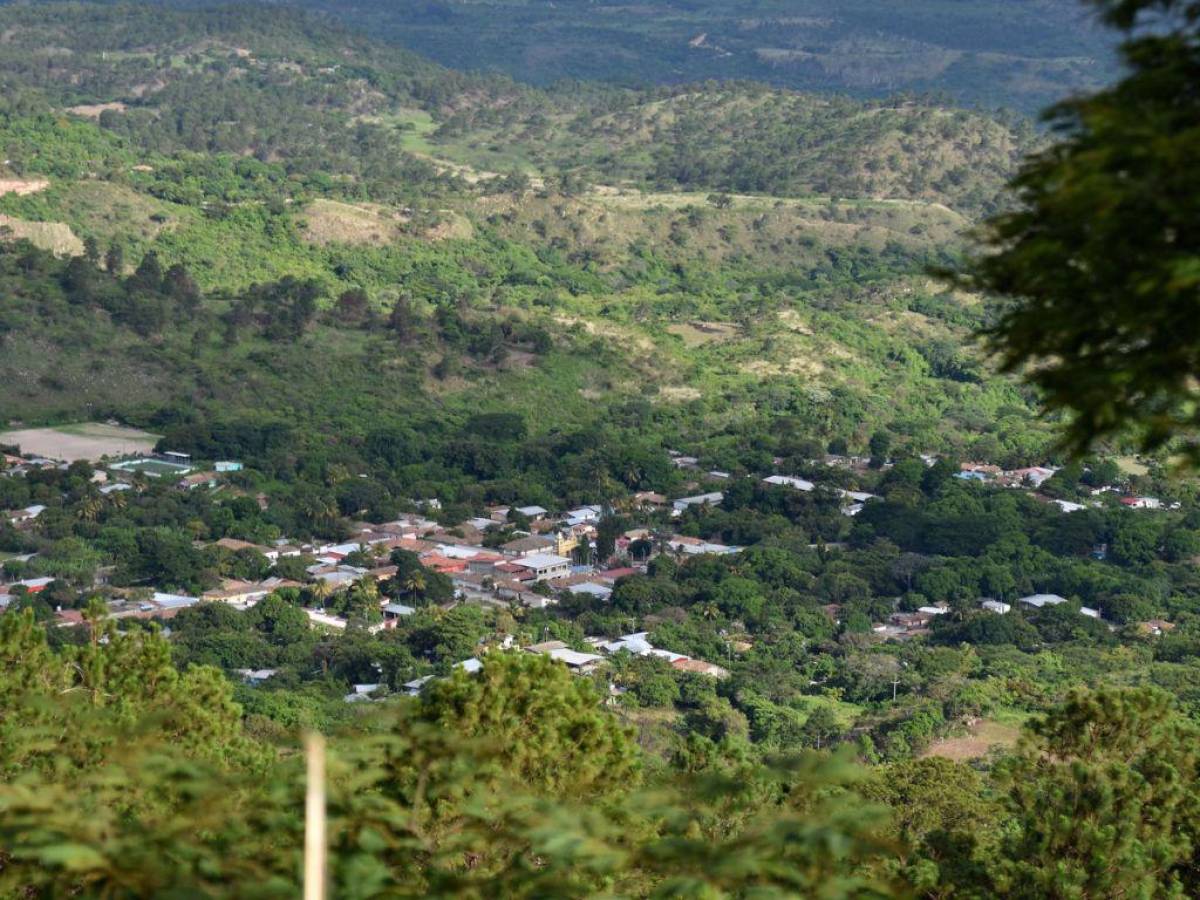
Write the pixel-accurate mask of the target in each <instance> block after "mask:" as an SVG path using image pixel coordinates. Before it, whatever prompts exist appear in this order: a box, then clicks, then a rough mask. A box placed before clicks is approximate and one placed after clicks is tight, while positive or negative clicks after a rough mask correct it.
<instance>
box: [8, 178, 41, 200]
mask: <svg viewBox="0 0 1200 900" xmlns="http://www.w3.org/2000/svg"><path fill="white" fill-rule="evenodd" d="M48 187H50V182H49V181H47V180H46V179H45V178H0V196H3V195H4V194H17V195H19V196H24V195H25V194H36V193H37V192H38V191H44V190H45V189H46V188H48Z"/></svg>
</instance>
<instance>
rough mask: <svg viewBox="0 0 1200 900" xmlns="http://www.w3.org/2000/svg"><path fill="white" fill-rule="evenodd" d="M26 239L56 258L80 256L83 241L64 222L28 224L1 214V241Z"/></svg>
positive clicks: (22, 220)
mask: <svg viewBox="0 0 1200 900" xmlns="http://www.w3.org/2000/svg"><path fill="white" fill-rule="evenodd" d="M22 238H24V239H25V240H27V241H29V242H30V243H31V244H33V245H34V246H35V247H39V248H41V249H42V250H49V251H50V252H51V253H53V254H54V255H55V256H79V255H80V254H82V253H83V241H81V240H80V239H79V237H78V235H76V234H75V232H73V231H72V230H71V226H69V225H66V224H64V223H62V222H26V221H25V220H24V219H17V218H14V217H13V216H6V215H2V214H0V240H21V239H22Z"/></svg>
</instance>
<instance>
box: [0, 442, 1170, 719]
mask: <svg viewBox="0 0 1200 900" xmlns="http://www.w3.org/2000/svg"><path fill="white" fill-rule="evenodd" d="M668 454H669V457H670V459H671V462H672V463H673V465H674V466H675V467H677V468H678V469H681V470H684V471H685V472H687V473H688V475H689V480H688V481H687V482H686V485H687V486H688V487H690V488H692V489H693V491H695V492H694V493H689V494H686V495H684V496H679V497H674V498H670V497H667V496H665V495H663V494H659V493H655V492H651V491H640V492H636V493H634V494H632V496H629V497H624V498H621V499H619V500H614V501H612V502H611V503H610V504H604V505H599V504H596V505H584V506H579V507H575V508H570V509H565V510H561V511H557V512H552V511H551V510H549V509H547V508H545V507H543V506H540V505H534V504H531V505H522V506H504V505H495V506H490V507H488V508H487V509H486V510H485V513H486V515H480V516H475V517H471V518H468V519H466V520H465V521H462V522H458V523H455V524H452V525H446V524H445V523H444V522H442V523H440V524H439V521H438V520H437V518H436V513H437V511H438V510H439V509H440V503H439V501H438V500H437V499H432V498H431V499H425V500H420V501H415V502H414V506H415V507H416V508H417V509H418V510H419V511H416V512H411V513H405V514H402V515H400V516H398V517H396V518H395V519H393V520H390V521H386V522H356V523H354V525H353V528H352V533H351V534H350V535H349V536H348V537H347V538H345V539H344V540H339V541H337V542H333V543H320V542H311V541H302V540H295V539H290V538H286V537H280V538H278V539H276V540H274V541H273V542H271V543H269V544H256V543H253V542H250V541H245V540H239V539H236V538H232V537H225V538H221V539H219V540H216V541H213V542H211V543H209V544H204V543H200V544H199V546H201V547H203V548H205V549H211V550H213V551H216V552H219V553H224V554H230V555H240V556H242V557H245V558H247V559H253V560H255V561H256V564H255V566H254V568H257V569H259V570H260V571H263V572H267V573H269V574H267V575H266V576H265V577H262V578H258V579H244V578H224V579H222V580H221V582H220V584H218V585H216V586H214V587H213V588H211V589H209V590H206V591H203V592H200V593H198V594H196V595H189V594H184V593H179V592H177V591H174V590H170V589H169V588H170V586H162V585H154V584H145V585H137V586H135V587H114V586H112V585H110V584H109V583H108V582H107V580H106V577H105V576H106V573H105V571H104V570H103V569H101V570H100V571H99V572H98V573H97V576H96V579H95V583H94V584H93V585H91V586H90V588H87V589H85V590H83V591H78V590H77V592H79V593H89V594H92V595H98V596H100V597H102V598H104V600H105V603H106V605H107V615H108V616H109V617H110V618H111V619H113V620H115V621H117V622H121V621H122V620H128V619H139V620H151V619H152V620H157V621H160V622H163V623H165V624H167V627H169V621H170V619H171V618H172V617H174V616H175V615H177V614H178V613H179V612H180V611H181V610H183V609H187V608H189V607H193V606H196V605H197V604H203V603H221V604H225V605H228V606H230V607H232V608H234V609H238V610H246V609H249V608H251V607H253V606H254V605H255V604H257V603H258V602H259V601H261V600H263V599H264V598H266V597H268V596H270V595H272V594H274V593H276V592H280V591H292V592H294V596H297V597H299V596H300V595H301V592H303V596H304V597H305V598H306V600H307V605H305V606H304V607H303V608H304V612H305V614H306V615H307V617H308V619H309V621H310V624H311V626H312V627H313V628H315V629H318V630H324V631H327V632H330V633H339V632H345V631H346V630H347V629H348V628H352V627H362V628H365V629H367V630H368V631H370V632H379V631H382V630H385V629H388V628H394V627H395V626H396V624H397V623H398V622H399V621H400V620H403V619H404V618H406V617H408V616H411V615H413V614H414V612H416V606H415V601H414V602H412V603H406V602H401V600H400V599H398V598H403V597H405V596H407V595H410V594H411V595H412V596H417V595H418V594H419V593H420V592H419V590H417V589H416V588H417V587H418V585H419V582H420V581H421V579H422V578H424V577H425V576H424V575H423V574H421V573H434V575H435V576H438V577H441V578H443V579H445V581H446V582H447V583H448V585H449V591H448V596H446V597H444V598H440V599H439V602H440V604H441V605H442V606H443V607H444V608H447V609H449V608H453V607H454V606H455V605H458V604H481V605H484V606H492V607H496V608H501V609H503V608H510V607H514V606H515V607H522V608H526V609H544V608H546V607H549V606H554V605H557V604H560V603H562V602H565V601H567V600H569V599H570V598H572V597H580V596H583V597H587V598H589V599H592V600H598V601H606V600H607V599H608V598H609V597H610V596H611V594H612V592H613V590H614V588H615V587H616V586H617V584H618V583H619V582H620V581H621V579H624V578H628V577H630V576H635V575H640V574H644V573H645V572H646V571H647V566H648V564H649V563H650V561H651V560H652V559H654V558H655V557H657V556H660V555H664V554H665V555H669V556H671V557H672V558H673V559H675V560H683V559H686V558H688V557H694V556H699V555H704V554H712V555H728V554H737V553H739V552H740V551H741V550H742V549H743V548H742V547H739V546H734V545H729V544H723V543H719V542H715V541H713V540H705V539H701V538H699V537H695V536H690V535H686V534H682V533H679V532H678V531H677V530H676V529H675V527H674V525H675V523H677V522H678V520H679V519H680V518H681V517H683V516H684V515H685V513H687V512H688V511H689V510H694V509H696V508H702V507H716V506H719V505H720V504H721V503H722V501H723V499H724V492H723V490H722V488H723V486H724V485H723V483H725V482H729V481H730V480H731V479H732V478H733V476H732V475H731V474H730V473H728V472H723V471H716V470H713V471H702V470H701V468H700V466H699V460H698V459H697V458H695V457H691V456H687V455H685V454H683V453H680V452H676V451H668ZM922 460H923V462H924V464H925V465H926V466H927V467H932V466H933V465H934V464H935V463H936V462H937V457H935V456H925V457H922ZM776 462H777V464H778V463H779V462H781V461H779V460H777V461H776ZM67 465H68V464H67V463H66V462H64V461H61V460H55V459H50V458H47V457H40V456H18V455H6V456H5V469H4V470H3V474H4V475H6V476H8V477H22V476H23V475H25V474H27V473H29V472H31V471H35V470H39V469H44V468H48V467H50V468H58V469H65V468H66V467H67ZM891 466H892V463H891V462H886V461H885V462H882V463H876V464H873V463H872V461H871V460H868V459H867V458H863V457H850V456H836V455H830V456H827V457H826V458H825V459H823V460H821V461H819V466H818V468H823V469H824V470H825V471H827V472H828V473H831V474H832V473H838V474H839V478H837V479H832V480H835V481H838V482H844V481H845V476H846V475H847V473H849V474H850V475H851V477H852V476H853V475H854V473H859V474H866V473H869V472H870V471H871V469H872V468H875V469H879V470H886V469H888V468H890V467H891ZM242 471H243V465H242V463H240V462H238V461H233V460H214V461H208V462H206V463H204V464H200V463H197V462H194V461H193V460H192V459H191V457H190V456H188V455H187V454H184V453H179V452H171V451H167V452H161V453H157V452H156V453H149V454H138V455H135V456H129V457H125V458H121V459H116V460H107V459H105V460H100V461H98V462H97V464H96V467H95V469H94V471H93V474H92V475H91V480H92V481H93V482H95V484H96V490H97V492H98V494H99V495H100V496H102V497H107V496H110V495H113V494H121V493H124V492H130V491H134V492H136V491H141V490H145V489H146V488H147V487H148V486H149V485H152V484H161V483H163V482H164V481H165V482H167V483H172V484H173V485H174V488H175V489H176V490H179V491H185V492H190V491H196V490H205V491H213V492H215V493H216V494H221V493H222V492H224V493H227V494H229V495H231V496H232V495H233V493H234V492H235V490H237V489H235V488H234V487H233V485H232V484H231V482H230V479H231V478H233V477H234V476H236V475H237V474H238V473H241V472H242ZM1056 471H1057V470H1056V469H1055V468H1051V467H1031V468H1025V469H1017V470H1010V471H1004V470H1001V469H1000V468H999V467H996V466H988V465H984V464H976V463H964V464H962V465H961V467H960V471H958V472H957V474H956V476H955V477H957V478H959V479H960V480H963V481H966V482H973V483H974V482H978V483H980V484H986V485H992V486H997V487H1003V488H1010V489H1014V490H1025V491H1030V492H1032V493H1034V495H1035V496H1038V497H1039V499H1041V500H1043V501H1045V502H1047V503H1054V504H1056V505H1057V506H1058V507H1059V508H1060V509H1061V510H1062V511H1063V512H1064V513H1071V512H1076V511H1079V510H1082V509H1085V508H1086V506H1085V504H1082V503H1073V502H1067V501H1063V500H1053V499H1051V498H1048V497H1042V496H1040V495H1038V494H1037V492H1038V490H1039V488H1041V487H1042V486H1043V484H1044V483H1045V482H1046V481H1047V480H1048V479H1050V478H1051V477H1052V476H1053V475H1054V473H1055V472H1056ZM755 477H757V478H758V479H759V480H760V482H761V484H762V485H763V486H764V487H766V488H768V489H778V490H784V491H796V492H800V493H805V494H814V493H817V492H826V493H827V494H828V495H829V496H830V497H831V498H833V502H835V503H837V504H838V505H839V506H840V509H841V512H842V514H843V515H845V516H848V517H853V516H856V515H858V514H859V513H860V512H861V511H862V510H863V508H864V507H865V505H866V504H868V503H871V502H873V501H875V500H877V499H879V498H878V497H877V496H876V495H875V494H872V493H870V492H867V491H862V490H854V489H848V488H842V487H836V486H833V485H831V484H826V483H823V482H821V481H818V480H815V479H816V478H817V476H815V475H810V477H807V478H805V477H800V476H797V475H790V474H783V473H780V472H773V473H770V474H765V475H760V476H755ZM1115 491H1116V488H1115V487H1113V486H1109V485H1104V486H1100V487H1098V488H1097V489H1095V490H1094V491H1093V494H1094V496H1095V497H1096V498H1097V499H1095V500H1092V501H1090V503H1091V504H1092V505H1098V504H1099V503H1100V502H1101V498H1102V496H1103V495H1105V494H1114V492H1115ZM254 500H255V502H256V503H258V504H259V505H260V506H262V507H264V508H265V506H266V504H267V503H268V500H267V498H266V496H265V495H264V494H261V493H259V494H256V495H255V496H254ZM1119 502H1120V503H1121V504H1122V505H1123V506H1127V507H1129V508H1133V509H1146V510H1157V509H1163V508H1168V506H1170V504H1166V503H1164V502H1162V501H1160V500H1158V499H1156V498H1151V497H1141V496H1120V498H1119ZM1177 505H1178V504H1175V506H1177ZM45 509H46V506H45V505H42V504H36V505H32V506H29V507H27V508H23V509H16V510H10V511H8V512H6V513H4V514H3V515H4V517H5V519H6V520H7V522H8V523H9V524H10V525H11V526H12V527H13V528H14V529H17V530H22V529H32V528H34V527H36V525H37V520H38V518H39V516H40V515H41V514H42V513H43V512H44V511H45ZM616 511H619V512H620V513H621V514H622V515H623V516H624V517H625V519H626V520H627V521H628V520H636V521H639V522H640V523H641V524H640V525H638V526H637V527H633V528H624V529H622V530H621V531H620V532H619V533H617V534H614V535H609V536H608V542H607V543H606V544H605V546H604V547H601V541H600V540H599V537H600V535H599V530H600V528H601V527H602V523H603V522H604V521H605V520H606V519H609V518H610V517H611V516H612V515H613V513H614V512H616ZM814 546H816V545H814ZM31 558H32V556H31V555H28V554H27V555H17V556H13V557H10V558H9V559H8V560H5V565H4V567H3V568H2V569H0V611H2V610H3V609H5V608H7V607H9V606H10V605H12V604H13V603H14V602H15V601H17V600H18V599H20V598H21V597H23V596H29V595H35V596H36V595H40V594H43V592H45V596H47V597H50V596H54V595H61V592H62V591H61V589H62V585H61V583H56V580H55V579H54V578H52V577H45V576H43V577H9V575H10V574H11V573H13V572H14V571H16V572H19V571H20V569H21V564H24V563H28V562H29V561H30V559H31ZM403 560H413V561H415V562H416V563H417V564H419V565H418V567H417V569H416V570H415V571H416V574H414V569H413V566H412V565H409V566H406V567H405V570H404V571H401V566H400V565H399V562H401V561H403ZM397 578H406V579H409V580H410V581H412V580H414V579H415V580H416V582H417V584H409V588H412V589H411V590H409V589H406V588H403V587H399V586H398V585H397V584H395V583H394V581H393V580H394V579H397ZM406 584H408V582H406ZM381 586H384V587H388V588H390V589H389V590H386V591H383V590H380V587H381ZM351 590H354V591H357V592H359V593H360V594H362V593H365V594H366V595H367V596H369V597H371V598H377V606H378V609H377V610H375V609H370V610H368V612H367V613H366V614H363V613H362V612H361V610H360V611H358V612H356V613H355V614H354V615H347V614H344V613H339V612H338V611H337V609H336V608H337V606H338V604H337V602H336V599H337V597H338V595H339V594H342V593H344V592H347V591H351ZM1013 602H1014V603H1017V604H1023V605H1024V606H1025V607H1028V608H1036V609H1040V608H1042V607H1045V606H1053V605H1058V604H1062V603H1066V602H1067V599H1066V598H1064V597H1061V596H1058V595H1054V594H1034V595H1030V596H1026V597H1020V598H1016V599H1015V600H1014V601H1013ZM978 604H979V606H980V608H982V609H984V610H987V611H990V612H993V613H996V614H999V615H1003V614H1006V613H1008V612H1010V611H1011V610H1012V608H1013V603H1010V602H1003V601H1001V600H998V599H995V598H991V597H981V598H979V600H978ZM78 606H79V604H72V605H66V604H55V606H54V621H55V623H56V624H57V625H59V626H60V627H69V626H74V625H79V624H82V622H83V621H84V619H83V616H84V614H83V612H82V610H81V609H80V608H78ZM839 611H840V610H839V607H838V605H837V604H830V605H829V606H827V607H826V613H827V614H828V615H829V616H830V617H831V618H832V619H833V620H834V621H835V622H837V621H838V615H839ZM948 611H949V608H948V606H947V605H946V604H945V603H939V604H935V605H929V606H922V607H920V608H918V609H915V610H911V611H904V610H897V611H895V612H893V613H892V614H891V615H890V616H889V617H888V618H887V620H886V621H881V622H876V623H873V624H872V630H873V633H874V634H875V635H876V636H877V637H878V638H880V639H885V640H886V639H891V640H899V641H905V640H909V639H912V638H914V637H917V636H921V635H925V634H928V633H929V628H930V625H931V623H932V622H933V620H934V619H935V618H936V617H938V616H941V615H944V614H946V613H947V612H948ZM1079 612H1080V614H1082V615H1084V616H1089V617H1091V618H1094V619H1101V614H1100V612H1099V611H1097V610H1095V609H1092V608H1089V607H1086V606H1084V607H1082V608H1080V610H1079ZM1110 627H1111V626H1110ZM1144 627H1145V629H1146V630H1147V631H1148V632H1149V633H1155V634H1159V633H1163V632H1165V631H1167V630H1170V629H1171V628H1172V627H1173V625H1172V624H1171V623H1169V622H1163V621H1153V622H1149V623H1144ZM586 643H587V649H586V650H581V649H577V648H571V647H569V646H568V645H567V644H566V643H565V642H563V641H556V640H545V641H540V642H537V643H532V644H529V645H528V646H526V647H524V648H522V649H524V650H526V651H528V652H532V653H540V654H545V655H547V656H550V657H551V658H553V659H555V660H558V661H560V662H562V663H563V664H564V665H566V666H567V667H568V668H569V669H571V670H572V671H575V672H578V673H581V674H590V673H592V672H594V671H595V670H596V669H597V668H599V667H601V666H603V665H604V663H605V660H606V658H607V657H608V656H610V655H612V654H615V653H620V652H628V653H630V654H633V655H640V656H656V657H659V658H661V659H664V660H666V661H667V662H668V663H669V664H670V666H671V667H672V668H674V669H676V670H678V671H686V672H693V673H696V674H700V675H705V676H709V677H712V678H725V677H727V676H728V674H729V673H728V671H727V669H725V668H723V667H722V666H720V665H717V664H716V663H713V662H711V661H709V660H703V659H695V658H691V657H689V656H686V655H684V654H681V653H677V652H673V651H672V650H671V649H670V648H659V647H655V646H653V645H652V644H651V643H650V642H649V641H648V640H647V633H646V632H633V633H629V634H625V635H621V636H619V637H617V638H615V639H611V638H609V637H606V636H592V637H588V638H587V639H586ZM505 646H506V647H509V648H511V638H510V639H509V641H508V643H506V645H505ZM479 665H480V662H479V660H478V659H477V658H474V657H472V658H468V659H464V660H461V661H460V662H459V663H457V666H458V667H461V668H464V669H466V670H468V671H472V670H474V669H476V668H478V667H479ZM241 674H242V675H243V677H244V678H246V679H247V681H248V682H249V683H260V682H261V681H262V680H265V679H266V678H268V677H270V674H271V672H270V670H267V671H261V670H256V671H250V670H246V671H244V672H242V673H241ZM432 677H433V676H425V677H423V678H420V679H417V680H415V681H412V682H410V683H408V684H407V685H406V686H405V687H406V689H407V690H409V692H413V693H415V692H418V691H419V690H420V689H421V687H422V686H423V685H424V684H425V683H426V682H427V681H428V680H429V679H430V678H432ZM375 687H377V686H373V685H358V686H356V688H355V690H354V692H352V693H351V694H350V695H348V696H347V700H352V701H353V700H363V699H369V698H370V697H371V695H372V691H373V690H374V688H375Z"/></svg>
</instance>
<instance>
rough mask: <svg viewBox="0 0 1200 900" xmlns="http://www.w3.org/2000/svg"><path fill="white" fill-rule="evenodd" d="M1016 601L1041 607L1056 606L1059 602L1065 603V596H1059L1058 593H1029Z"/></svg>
mask: <svg viewBox="0 0 1200 900" xmlns="http://www.w3.org/2000/svg"><path fill="white" fill-rule="evenodd" d="M1017 602H1018V603H1024V604H1025V605H1026V606H1032V607H1035V608H1037V609H1041V608H1042V607H1043V606H1058V605H1059V604H1060V603H1066V602H1067V598H1066V597H1060V596H1058V594H1030V595H1029V596H1028V597H1022V598H1021V599H1020V600H1018V601H1017Z"/></svg>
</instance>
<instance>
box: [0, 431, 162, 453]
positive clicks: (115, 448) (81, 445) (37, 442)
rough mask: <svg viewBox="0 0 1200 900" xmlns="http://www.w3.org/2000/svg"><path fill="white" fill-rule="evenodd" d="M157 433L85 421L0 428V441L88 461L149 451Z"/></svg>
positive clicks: (23, 450) (31, 449)
mask: <svg viewBox="0 0 1200 900" xmlns="http://www.w3.org/2000/svg"><path fill="white" fill-rule="evenodd" d="M158 438H159V435H157V434H150V433H149V432H147V431H139V430H138V429H136V428H126V427H124V426H121V425H106V424H104V423H102V422H85V423H82V424H79V425H62V426H60V427H57V428H23V429H18V430H16V431H3V432H0V444H15V445H17V446H18V447H20V448H21V452H22V453H33V454H37V455H38V456H46V457H49V458H50V459H62V460H66V461H67V462H75V461H76V460H81V459H86V460H88V461H90V462H95V461H97V460H100V459H103V458H104V457H106V456H126V455H128V454H131V453H149V452H150V451H151V450H153V449H154V445H155V444H157V443H158Z"/></svg>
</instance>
